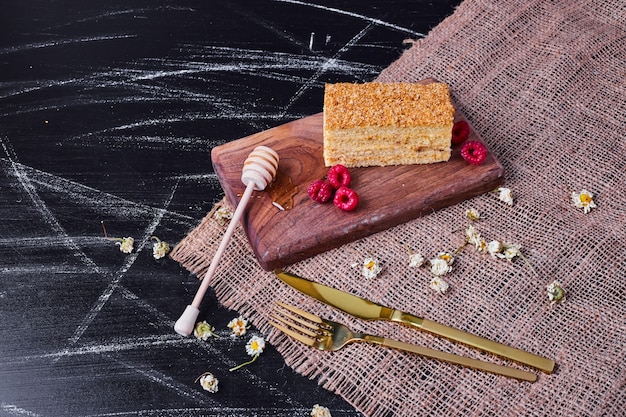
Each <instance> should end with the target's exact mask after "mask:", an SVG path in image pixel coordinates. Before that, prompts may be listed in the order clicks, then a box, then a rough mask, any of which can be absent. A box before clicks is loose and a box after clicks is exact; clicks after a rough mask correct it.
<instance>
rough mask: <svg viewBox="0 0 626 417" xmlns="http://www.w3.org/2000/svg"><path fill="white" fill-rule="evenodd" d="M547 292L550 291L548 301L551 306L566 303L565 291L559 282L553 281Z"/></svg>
mask: <svg viewBox="0 0 626 417" xmlns="http://www.w3.org/2000/svg"><path fill="white" fill-rule="evenodd" d="M546 290H547V291H548V299H549V300H550V304H551V305H554V304H556V303H561V302H563V301H565V290H564V289H563V287H561V284H559V282H558V281H553V282H552V283H551V284H550V285H548V286H547V287H546Z"/></svg>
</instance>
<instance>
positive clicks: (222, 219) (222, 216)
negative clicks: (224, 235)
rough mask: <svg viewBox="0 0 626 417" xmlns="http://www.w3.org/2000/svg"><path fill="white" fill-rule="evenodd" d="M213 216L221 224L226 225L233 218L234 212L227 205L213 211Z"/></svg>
mask: <svg viewBox="0 0 626 417" xmlns="http://www.w3.org/2000/svg"><path fill="white" fill-rule="evenodd" d="M213 218H214V219H215V220H217V223H218V224H220V225H221V226H223V225H225V224H226V223H227V222H228V221H229V220H230V219H232V218H233V212H232V211H230V210H229V209H227V208H226V207H220V208H218V209H217V210H215V213H213Z"/></svg>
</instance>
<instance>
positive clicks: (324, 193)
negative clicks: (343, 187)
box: [306, 180, 333, 203]
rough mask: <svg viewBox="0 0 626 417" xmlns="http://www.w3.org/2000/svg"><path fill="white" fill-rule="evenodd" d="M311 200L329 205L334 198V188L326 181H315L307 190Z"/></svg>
mask: <svg viewBox="0 0 626 417" xmlns="http://www.w3.org/2000/svg"><path fill="white" fill-rule="evenodd" d="M306 192H307V194H308V195H309V197H311V200H313V201H317V202H318V203H327V202H329V201H330V199H331V198H332V197H333V187H332V186H331V185H330V184H329V183H328V181H324V180H315V181H313V182H312V183H311V184H309V188H307V190H306Z"/></svg>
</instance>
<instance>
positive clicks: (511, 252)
mask: <svg viewBox="0 0 626 417" xmlns="http://www.w3.org/2000/svg"><path fill="white" fill-rule="evenodd" d="M520 249H521V247H520V246H519V245H515V244H513V243H506V242H505V243H503V244H502V256H503V257H504V259H506V260H508V261H511V260H513V258H515V257H516V256H520V257H521V256H522V252H521V251H520Z"/></svg>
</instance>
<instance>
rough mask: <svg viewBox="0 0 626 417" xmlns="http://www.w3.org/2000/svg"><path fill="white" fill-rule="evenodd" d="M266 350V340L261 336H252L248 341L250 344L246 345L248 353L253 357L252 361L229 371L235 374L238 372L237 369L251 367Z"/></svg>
mask: <svg viewBox="0 0 626 417" xmlns="http://www.w3.org/2000/svg"><path fill="white" fill-rule="evenodd" d="M264 349H265V339H263V338H262V337H259V336H252V337H251V338H250V340H248V343H246V353H247V354H248V355H250V356H252V360H250V361H248V362H244V363H242V364H241V365H237V366H235V367H234V368H230V369H229V371H230V372H233V371H236V370H237V369H240V368H243V367H244V366H246V365H250V364H251V363H252V362H254V361H255V360H257V358H258V357H259V355H261V353H263V350H264Z"/></svg>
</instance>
